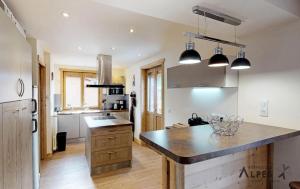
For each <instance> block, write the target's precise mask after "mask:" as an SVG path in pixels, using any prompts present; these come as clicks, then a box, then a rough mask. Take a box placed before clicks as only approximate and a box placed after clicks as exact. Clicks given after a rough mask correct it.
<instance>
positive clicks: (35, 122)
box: [32, 119, 38, 133]
mask: <svg viewBox="0 0 300 189" xmlns="http://www.w3.org/2000/svg"><path fill="white" fill-rule="evenodd" d="M32 121H33V123H34V129H33V131H32V133H36V132H37V130H38V125H37V119H32Z"/></svg>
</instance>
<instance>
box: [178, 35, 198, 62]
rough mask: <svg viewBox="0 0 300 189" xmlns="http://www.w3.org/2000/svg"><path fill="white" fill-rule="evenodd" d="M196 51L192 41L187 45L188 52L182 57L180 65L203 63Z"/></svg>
mask: <svg viewBox="0 0 300 189" xmlns="http://www.w3.org/2000/svg"><path fill="white" fill-rule="evenodd" d="M194 49H195V43H194V42H192V41H191V40H190V41H189V42H188V43H186V50H185V51H184V52H183V53H182V54H181V55H180V58H179V63H180V64H197V63H201V56H200V54H199V53H198V52H197V51H196V50H194Z"/></svg>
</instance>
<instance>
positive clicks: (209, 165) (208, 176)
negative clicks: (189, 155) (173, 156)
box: [184, 146, 268, 189]
mask: <svg viewBox="0 0 300 189" xmlns="http://www.w3.org/2000/svg"><path fill="white" fill-rule="evenodd" d="M267 168H268V147H267V146H263V147H260V148H254V149H250V150H248V151H244V152H239V153H235V154H231V155H227V156H222V157H218V158H214V159H210V160H208V161H204V162H200V163H196V164H192V165H187V166H185V176H184V177H185V188H187V189H188V188H195V189H196V188H197V189H202V188H224V189H229V188H235V189H245V188H247V189H251V188H260V189H264V188H267V176H265V177H264V176H262V174H264V173H267ZM243 169H245V171H246V172H245V171H244V172H243V173H242V171H243ZM251 171H252V175H251ZM264 171H265V172H264ZM241 173H242V176H241V177H240V175H241ZM254 173H255V175H253V174H254ZM246 174H247V175H248V176H247V175H246ZM256 174H259V175H258V177H257V178H254V177H252V176H257V175H256Z"/></svg>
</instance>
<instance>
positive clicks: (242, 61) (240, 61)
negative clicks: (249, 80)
mask: <svg viewBox="0 0 300 189" xmlns="http://www.w3.org/2000/svg"><path fill="white" fill-rule="evenodd" d="M250 67H251V63H250V61H249V60H248V59H247V58H245V52H244V51H243V50H241V51H240V52H239V53H238V57H237V59H235V60H234V61H233V62H232V64H231V69H233V70H244V69H249V68H250Z"/></svg>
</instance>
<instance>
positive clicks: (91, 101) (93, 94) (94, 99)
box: [84, 77, 99, 108]
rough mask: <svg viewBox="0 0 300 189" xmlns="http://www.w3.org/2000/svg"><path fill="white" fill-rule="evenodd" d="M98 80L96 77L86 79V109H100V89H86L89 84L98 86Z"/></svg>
mask: <svg viewBox="0 0 300 189" xmlns="http://www.w3.org/2000/svg"><path fill="white" fill-rule="evenodd" d="M96 83H97V79H96V78H95V77H85V78H84V107H86V108H88V107H89V108H91V107H93V108H95V107H98V105H99V104H98V97H99V95H98V88H90V87H86V85H89V84H96Z"/></svg>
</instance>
